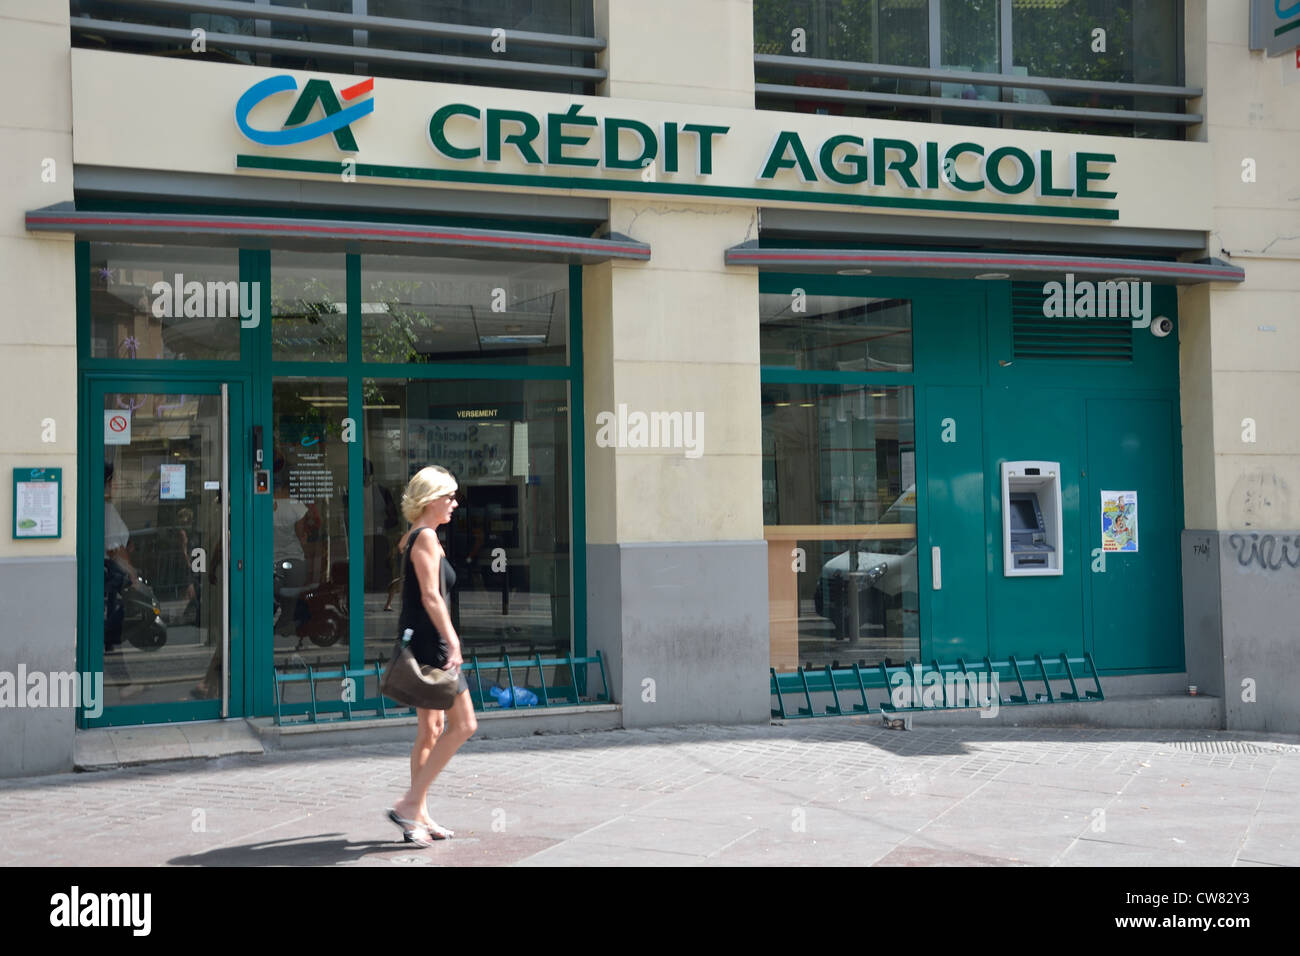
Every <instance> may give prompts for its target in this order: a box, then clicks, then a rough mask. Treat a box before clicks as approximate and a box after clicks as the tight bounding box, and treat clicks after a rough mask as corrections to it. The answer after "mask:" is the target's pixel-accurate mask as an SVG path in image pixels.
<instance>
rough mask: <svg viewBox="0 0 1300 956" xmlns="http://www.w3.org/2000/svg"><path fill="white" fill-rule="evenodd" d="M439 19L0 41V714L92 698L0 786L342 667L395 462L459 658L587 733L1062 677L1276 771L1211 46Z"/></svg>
mask: <svg viewBox="0 0 1300 956" xmlns="http://www.w3.org/2000/svg"><path fill="white" fill-rule="evenodd" d="M488 6H489V5H482V4H471V3H463V4H462V3H444V4H431V3H419V2H414V0H392V2H388V3H379V2H376V0H369V2H368V3H353V2H351V0H342V2H336V3H311V4H308V5H306V7H291V6H279V5H276V4H251V3H243V2H216V0H202V2H200V0H194V2H181V0H176V2H162V0H157V2H151V3H148V4H144V5H127V4H118V3H114V2H99V3H89V2H81V3H78V2H74V3H72V4H71V5H70V6H68V5H59V4H58V3H41V2H34V0H32V2H25V3H17V4H14V5H9V6H7V7H6V9H5V11H4V12H3V13H0V18H2V19H3V20H4V26H3V29H2V30H0V34H2V35H3V36H4V43H5V45H6V51H5V52H6V54H7V55H6V59H5V62H6V66H5V70H6V74H7V76H8V78H9V80H10V84H9V85H10V88H11V89H14V90H22V91H24V95H21V96H18V97H16V98H15V99H14V100H12V101H11V102H10V104H9V105H8V106H7V107H6V110H5V116H6V118H5V120H4V121H3V122H0V127H3V132H2V133H0V135H3V137H4V141H5V143H6V144H7V148H6V149H5V150H4V157H5V158H4V160H3V161H4V163H5V164H6V166H7V172H6V182H7V183H8V184H9V185H10V189H8V190H7V191H6V195H5V198H4V200H3V202H4V204H5V210H6V218H5V232H4V236H3V239H0V242H2V243H3V247H4V249H5V250H6V253H7V254H6V255H5V256H4V257H3V264H0V281H2V282H3V283H4V285H5V287H6V288H7V289H9V290H10V296H9V298H10V301H11V302H14V303H21V305H20V307H18V308H16V309H15V311H14V312H13V313H12V314H11V315H10V316H9V318H8V319H7V320H6V322H5V332H4V334H5V335H6V339H5V342H6V345H5V348H4V349H3V350H0V362H2V363H3V368H4V375H3V376H0V381H3V384H2V385H0V388H3V389H5V390H6V393H7V398H8V402H7V405H8V407H9V409H10V416H9V417H8V420H7V422H6V425H5V428H4V432H3V434H4V440H3V442H2V443H0V462H3V464H4V465H5V466H6V479H9V478H10V476H11V475H12V480H6V481H5V482H4V485H3V487H4V494H6V495H9V496H10V498H9V500H7V501H5V502H3V506H4V507H3V510H4V512H5V513H6V514H9V515H12V518H11V522H12V527H11V534H8V535H5V536H4V537H3V541H0V567H2V568H3V574H2V575H0V606H3V607H5V608H6V614H5V622H4V625H3V640H2V641H0V672H7V673H9V674H12V675H17V674H19V673H20V672H21V673H25V674H27V675H33V674H45V675H54V674H56V673H63V674H66V673H70V672H76V673H78V674H88V675H91V680H90V683H92V684H93V681H94V679H95V677H94V675H100V674H102V675H103V694H102V699H100V700H98V701H97V702H96V705H95V706H93V707H87V706H82V707H72V706H65V707H57V706H49V704H50V703H51V702H50V701H48V700H47V701H44V702H42V701H39V700H36V699H34V698H33V697H32V696H31V694H30V693H27V691H28V688H23V689H19V688H18V682H17V681H16V680H15V681H13V682H12V687H13V688H14V692H15V698H14V700H13V701H11V702H9V703H7V704H6V706H4V707H0V740H3V748H4V758H3V762H0V771H3V772H4V773H6V774H27V773H37V772H43V771H47V770H57V769H68V768H70V767H71V765H72V751H73V746H74V742H75V739H76V736H75V735H76V734H77V733H78V732H79V731H80V730H81V729H89V728H94V727H101V726H127V725H136V724H158V723H172V722H189V721H201V720H212V719H218V718H223V717H224V718H233V719H239V718H246V717H252V718H257V717H267V716H269V715H271V714H273V713H274V711H275V706H276V699H277V693H278V691H277V686H276V683H275V680H274V675H275V674H276V673H277V671H278V672H280V673H287V672H289V671H292V670H294V669H305V668H306V667H307V666H311V667H313V668H315V669H316V670H322V669H329V668H331V667H353V668H357V667H361V666H363V665H364V664H365V663H366V662H369V661H373V660H374V659H375V658H376V657H377V656H379V655H381V654H386V653H387V652H388V650H389V648H390V646H391V642H392V640H393V637H394V636H395V628H396V601H397V598H396V597H395V591H396V589H395V588H394V583H395V582H396V581H398V580H399V576H400V560H399V556H398V554H397V552H396V547H395V546H396V542H397V539H398V538H399V537H400V535H401V533H402V531H403V530H404V528H405V524H404V522H403V521H402V520H401V516H400V509H399V502H400V495H401V490H402V488H403V486H404V485H405V482H406V480H407V479H408V478H409V476H410V475H411V474H412V473H413V472H414V471H415V470H416V469H418V468H419V467H422V466H423V465H425V464H442V465H444V466H446V467H448V468H449V469H450V470H451V471H452V472H453V473H454V474H455V475H456V476H457V478H458V481H459V482H460V489H461V491H460V494H461V499H460V501H461V506H460V508H459V510H458V512H457V516H456V521H455V523H454V524H453V525H452V526H450V527H449V528H448V529H447V531H446V536H445V544H446V547H447V550H448V554H449V557H450V558H451V560H452V562H453V565H454V567H455V569H456V572H457V577H458V586H457V590H456V599H455V605H454V614H455V616H456V620H457V623H458V630H459V633H460V634H461V637H462V640H463V642H464V644H465V648H466V656H467V657H468V656H469V655H470V654H471V653H478V654H480V655H483V656H491V657H497V656H501V655H505V654H508V655H510V656H512V657H513V658H515V659H516V660H518V659H524V658H528V657H536V656H543V657H547V658H549V657H552V656H563V655H565V654H574V655H577V656H584V655H593V654H595V653H596V652H599V653H600V655H601V656H602V659H603V661H604V663H605V670H606V676H607V679H608V682H609V689H610V697H611V698H612V700H613V701H614V702H615V703H617V704H618V705H619V707H620V718H619V719H620V721H621V723H622V724H623V725H624V726H628V727H635V726H650V725H662V724H670V723H681V722H718V723H757V722H762V721H766V720H768V719H769V716H770V710H771V707H772V698H771V696H770V687H771V685H770V682H771V680H772V679H773V675H775V679H777V680H784V679H789V678H791V677H792V676H793V675H796V674H797V673H798V668H800V667H803V668H805V669H814V668H824V667H826V666H828V665H830V666H832V667H849V666H852V665H853V664H859V665H861V666H864V667H867V666H870V667H875V666H877V665H879V664H881V663H886V664H890V665H898V664H902V663H903V662H905V661H908V660H917V661H926V662H929V661H932V660H938V661H942V662H951V661H955V660H957V659H959V658H961V659H965V660H974V661H978V660H981V659H983V658H986V657H988V658H991V659H993V660H1001V659H1006V658H1007V657H1008V656H1010V655H1016V656H1018V657H1021V658H1030V659H1032V658H1033V656H1034V655H1035V654H1042V655H1044V656H1049V655H1050V656H1057V655H1060V654H1061V653H1063V652H1064V653H1067V654H1069V655H1071V656H1078V655H1082V654H1084V653H1087V654H1090V655H1091V656H1092V658H1093V659H1094V660H1095V662H1096V665H1097V668H1098V669H1099V671H1100V673H1101V675H1102V678H1103V680H1104V681H1105V682H1106V686H1107V688H1108V693H1110V694H1119V695H1121V696H1122V695H1124V694H1126V693H1127V694H1130V695H1135V694H1172V693H1183V692H1185V690H1186V687H1187V685H1188V684H1195V685H1198V688H1199V690H1200V692H1201V693H1202V694H1205V695H1209V696H1211V697H1216V698H1221V699H1222V701H1223V706H1222V708H1221V710H1220V712H1219V714H1220V716H1219V718H1218V721H1219V722H1220V723H1221V724H1222V725H1223V726H1226V727H1227V728H1230V729H1256V730H1270V731H1290V732H1296V731H1297V730H1300V702H1298V700H1297V697H1296V695H1295V693H1294V692H1293V690H1291V688H1292V686H1293V683H1294V681H1295V680H1297V679H1300V663H1298V661H1300V657H1298V655H1297V643H1296V642H1297V635H1298V634H1300V628H1298V627H1297V625H1296V623H1295V622H1296V621H1297V619H1298V615H1297V610H1300V531H1298V530H1297V529H1300V429H1298V428H1297V424H1296V413H1295V411H1294V409H1295V408H1296V407H1297V402H1298V400H1300V320H1297V318H1296V309H1295V301H1296V295H1297V293H1300V264H1297V257H1300V240H1296V239H1295V238H1294V236H1296V235H1297V234H1300V228H1297V226H1300V222H1297V213H1296V212H1295V210H1294V209H1288V202H1287V197H1288V196H1289V192H1288V190H1290V191H1294V188H1295V183H1296V181H1297V179H1296V175H1295V174H1296V167H1295V161H1294V156H1295V155H1296V153H1297V146H1300V143H1298V142H1297V140H1298V139H1300V107H1298V106H1297V105H1296V104H1297V101H1296V97H1297V95H1300V94H1298V93H1297V92H1296V91H1297V90H1300V86H1298V87H1296V88H1294V89H1292V88H1290V87H1289V85H1288V84H1289V78H1290V74H1289V73H1288V72H1287V71H1286V70H1285V69H1282V68H1281V67H1283V66H1284V65H1285V61H1286V60H1287V59H1288V58H1287V57H1285V56H1284V57H1270V56H1268V55H1267V53H1265V52H1252V50H1251V46H1252V40H1251V37H1250V36H1249V32H1250V31H1249V27H1250V23H1249V19H1250V17H1249V10H1248V5H1247V4H1245V3H1242V4H1226V3H1225V4H1219V3H1205V2H1199V3H1198V2H1195V0H1193V2H1188V3H1186V4H1177V3H1174V2H1160V0H1149V2H1148V0H1130V2H1123V3H1105V4H1089V3H1086V2H1078V3H1075V4H1058V5H1056V6H1055V7H1052V5H1048V7H1051V9H1047V8H1046V7H1043V6H1042V5H1037V6H1035V5H1032V4H1018V3H1014V2H1011V0H1002V2H991V0H990V2H984V3H977V2H970V3H961V4H957V3H940V2H917V3H890V2H885V0H878V2H876V0H860V2H857V3H850V2H847V0H846V2H841V3H833V2H825V3H821V2H814V3H803V4H795V3H779V2H774V0H755V2H753V3H751V2H748V0H709V2H699V0H695V2H687V0H680V2H678V0H672V2H667V3H656V4H641V3H634V2H619V0H585V2H584V0H552V2H545V3H543V2H534V3H503V4H499V5H495V6H492V7H491V9H488V8H487V7H488ZM1058 7H1059V8H1068V9H1057V8H1058ZM850 8H852V9H850ZM1094 8H1096V9H1094ZM1098 30H1100V31H1101V33H1100V34H1099V33H1098V32H1097V31H1098ZM1287 237H1291V238H1287ZM1017 489H1019V490H1017ZM101 542H102V544H101ZM20 668H21V671H20ZM548 677H549V678H551V679H552V680H554V679H557V677H556V675H554V674H548ZM296 690H297V691H298V692H299V693H300V695H301V694H303V693H306V690H305V688H304V687H303V686H302V685H298V687H297V688H296ZM0 691H3V688H0ZM20 692H22V693H26V696H25V697H24V699H23V701H22V702H21V703H20V702H19V701H18V700H17V694H19V693H20ZM0 696H3V695H2V694H0ZM292 702H296V703H298V704H301V703H302V698H301V696H299V697H298V698H293V699H292ZM42 703H43V704H44V705H42ZM83 703H84V701H83ZM21 704H27V705H28V706H22V705H21ZM1099 706H1105V705H1104V704H1102V705H1099Z"/></svg>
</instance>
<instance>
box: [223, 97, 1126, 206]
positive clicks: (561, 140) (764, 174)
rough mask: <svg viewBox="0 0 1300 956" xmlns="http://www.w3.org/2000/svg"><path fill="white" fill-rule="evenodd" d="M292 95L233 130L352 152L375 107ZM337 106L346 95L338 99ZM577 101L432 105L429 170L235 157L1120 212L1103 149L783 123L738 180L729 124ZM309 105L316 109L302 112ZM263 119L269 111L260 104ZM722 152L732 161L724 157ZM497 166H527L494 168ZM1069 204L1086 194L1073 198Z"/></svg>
mask: <svg viewBox="0 0 1300 956" xmlns="http://www.w3.org/2000/svg"><path fill="white" fill-rule="evenodd" d="M291 92H298V91H297V81H296V80H295V79H294V78H293V77H292V76H288V75H279V76H273V77H270V78H268V79H265V80H262V81H260V82H258V83H256V84H254V85H253V86H252V87H250V88H249V89H248V90H247V91H246V92H245V93H244V94H243V95H242V96H241V97H240V98H239V101H238V103H237V105H236V109H235V121H236V124H237V125H238V127H239V129H240V131H241V132H242V133H243V134H244V136H245V137H247V138H248V139H249V140H251V141H252V142H254V143H257V144H258V145H261V146H268V147H284V146H293V145H297V144H300V143H304V142H308V141H310V140H313V139H317V138H319V137H325V136H332V137H333V140H334V145H335V147H336V148H337V149H338V150H339V151H340V152H342V153H356V152H358V146H357V140H356V134H355V132H354V131H353V128H352V127H353V124H355V123H357V122H358V121H359V120H361V119H363V118H365V117H368V116H370V115H371V114H372V113H374V111H375V99H374V80H373V79H366V80H362V81H360V82H358V83H355V84H353V85H351V86H348V87H347V88H345V89H342V90H340V91H339V92H338V93H337V94H336V92H335V90H334V88H333V86H332V85H331V84H330V83H329V82H328V81H326V80H318V79H312V80H309V81H307V82H306V83H305V84H304V85H303V88H302V90H301V92H298V95H297V97H296V99H294V100H292V101H291V100H290V99H289V98H288V97H286V96H284V95H283V94H286V93H291ZM264 102H265V103H267V105H268V107H269V106H271V105H272V103H275V104H280V103H282V104H283V111H282V112H279V113H278V115H280V116H283V117H284V119H283V120H282V122H281V124H280V128H279V129H265V128H261V127H258V126H254V125H253V123H252V121H251V117H250V114H251V113H252V111H253V110H254V109H255V108H257V107H258V106H260V105H261V104H262V103H264ZM344 102H350V104H351V105H349V106H346V107H345V106H344V105H343V103H344ZM586 109H587V106H586V104H576V103H575V104H572V105H570V106H569V107H568V108H567V109H566V110H565V111H564V112H541V113H539V112H534V111H529V110H522V109H504V108H494V107H483V106H478V105H474V104H472V103H463V102H462V103H445V104H442V105H439V106H437V107H436V108H435V109H433V110H432V112H431V114H429V119H428V120H427V127H426V129H425V130H424V138H425V141H426V142H427V144H428V146H429V150H430V156H431V158H433V157H437V158H438V159H439V160H440V161H441V162H440V165H438V166H427V167H424V166H389V165H383V164H376V163H366V162H361V161H360V160H359V159H351V158H345V159H343V160H340V161H335V162H331V161H328V160H307V159H294V158H289V157H281V156H267V155H258V156H248V155H240V156H238V157H237V160H236V162H237V165H238V166H239V167H240V168H244V169H277V170H292V171H298V172H309V173H325V174H334V175H338V174H340V173H341V174H343V175H344V176H345V178H346V177H347V176H348V174H351V176H353V177H375V178H395V179H414V180H426V181H444V182H446V181H451V182H483V183H489V182H491V183H498V184H502V185H527V186H532V187H542V188H546V187H550V188H561V189H594V190H610V191H621V192H641V193H672V194H681V195H709V196H735V197H737V198H762V197H765V196H768V197H771V198H774V199H781V200H791V199H793V200H797V201H799V200H801V201H820V202H830V203H847V204H851V205H870V206H886V207H888V206H894V207H905V208H907V207H910V208H931V209H943V210H954V211H964V210H969V211H974V212H980V213H986V214H987V213H1002V214H1009V215H1051V216H1064V217H1078V218H1089V219H1115V218H1117V217H1118V212H1117V210H1115V209H1114V208H1107V207H1105V206H1100V205H1098V204H1097V202H1096V201H1098V200H1101V201H1105V200H1113V199H1115V198H1116V195H1117V194H1116V193H1115V192H1114V191H1112V190H1108V189H1106V188H1104V183H1105V181H1106V180H1107V179H1108V178H1109V176H1110V168H1111V167H1112V166H1113V165H1114V164H1115V155H1114V154H1113V153H1101V152H1083V151H1073V152H1071V153H1069V154H1068V155H1067V156H1060V157H1058V156H1057V155H1056V154H1055V151H1053V150H1052V149H1036V150H1032V151H1031V150H1026V149H1022V148H1021V147H1018V146H1013V145H993V144H985V143H979V142H973V141H967V140H963V139H961V137H960V135H959V136H956V137H953V138H951V139H949V140H947V141H945V140H943V139H941V138H938V137H936V138H934V139H925V140H916V139H910V138H908V139H905V138H899V137H885V136H874V137H869V136H864V135H855V134H852V133H836V134H835V135H831V136H826V137H818V138H810V137H809V136H808V135H807V134H804V133H800V132H799V131H798V130H792V129H781V130H778V131H777V132H776V133H775V135H774V136H773V137H772V140H771V142H770V145H769V146H768V147H767V148H766V150H765V152H763V153H761V154H758V155H754V156H753V157H752V160H751V163H752V170H753V171H752V174H750V173H746V174H745V178H748V177H749V176H750V175H752V181H753V182H754V183H755V185H754V186H753V187H738V186H735V185H722V184H715V182H716V177H717V176H718V171H717V167H718V166H719V165H720V163H721V162H722V158H721V157H722V156H723V155H724V154H725V152H726V151H725V145H726V143H727V137H728V134H729V133H731V132H732V127H730V126H725V125H715V124H708V123H696V122H689V121H685V120H678V121H662V122H655V123H649V122H645V121H643V120H641V119H636V118H630V117H614V116H597V115H593V114H591V113H589V112H586ZM314 114H323V115H320V116H319V118H316V119H312V118H311V117H312V116H313V115H314ZM265 115H267V116H270V115H277V114H275V112H274V111H273V110H270V109H268V110H266V111H265ZM756 115H757V116H764V117H766V116H775V115H776V114H756ZM963 132H966V131H963ZM967 134H968V133H967ZM363 135H364V133H363ZM732 152H733V154H734V151H732ZM727 161H728V162H732V163H734V162H735V160H734V159H732V158H731V156H728V157H727ZM503 162H506V163H509V165H510V166H511V168H512V169H514V170H518V169H519V168H520V167H522V168H523V169H524V170H525V171H524V172H502V171H498V170H497V169H495V168H494V167H498V166H499V165H500V164H502V163H503ZM448 163H450V164H451V165H450V166H448V165H447V164H448ZM787 171H788V172H787ZM729 182H731V183H734V182H735V177H734V176H732V177H729ZM809 187H812V188H809ZM817 187H822V188H821V189H818V188H817ZM842 187H852V188H851V189H848V190H846V189H844V188H842ZM979 194H982V196H983V197H984V198H989V199H991V198H994V197H1008V198H1014V197H1021V196H1025V195H1030V196H1033V197H1034V198H1035V200H1036V202H1035V203H1034V204H1032V205H1031V204H1028V203H1023V202H1018V203H1006V202H996V201H994V202H988V201H985V202H980V201H976V200H978V199H979V198H981V197H980V195H979ZM1080 200H1083V201H1092V202H1088V203H1087V204H1086V205H1083V204H1080V203H1079V202H1078V201H1080ZM1049 203H1050V204H1049Z"/></svg>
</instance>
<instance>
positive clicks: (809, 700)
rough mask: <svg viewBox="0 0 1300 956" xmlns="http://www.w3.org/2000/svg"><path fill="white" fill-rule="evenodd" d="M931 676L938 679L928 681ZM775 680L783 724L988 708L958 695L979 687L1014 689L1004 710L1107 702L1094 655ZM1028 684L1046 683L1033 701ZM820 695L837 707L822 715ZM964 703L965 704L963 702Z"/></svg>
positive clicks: (802, 673) (818, 671)
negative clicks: (901, 699) (876, 694)
mask: <svg viewBox="0 0 1300 956" xmlns="http://www.w3.org/2000/svg"><path fill="white" fill-rule="evenodd" d="M1031 664H1032V669H1031ZM1022 665H1024V667H1025V668H1026V670H1025V671H1022V670H1021V666H1022ZM1076 668H1081V669H1082V670H1081V672H1079V673H1076ZM1026 671H1028V673H1026ZM927 673H928V674H931V675H937V677H931V678H930V679H929V680H927ZM899 674H903V675H906V679H905V680H904V681H902V682H899V681H898V677H897V675H899ZM770 675H771V684H770V692H771V694H772V696H774V697H775V698H776V704H777V706H776V707H774V708H773V709H772V716H773V717H777V718H780V719H782V720H797V719H800V718H805V717H839V716H843V715H845V714H846V713H853V714H870V713H880V714H889V713H919V712H921V711H932V710H946V709H971V708H979V707H982V706H985V705H984V704H982V703H981V701H980V699H979V698H980V694H979V692H978V691H977V693H976V694H974V695H973V696H970V695H968V694H966V693H965V692H963V693H960V694H959V693H958V689H959V688H963V689H964V691H970V690H971V689H972V686H973V687H974V688H977V689H978V688H981V687H983V688H985V689H986V692H988V690H991V688H993V687H995V686H996V687H998V688H1001V686H1002V684H1003V683H1004V682H1005V683H1014V685H1015V687H1016V688H1017V689H1018V690H1019V693H1012V694H1009V695H1008V696H1007V697H1005V698H1002V699H1000V700H999V702H998V703H999V706H1002V707H1007V706H1025V705H1029V704H1049V703H1054V702H1056V701H1078V702H1088V701H1094V700H1095V701H1100V700H1105V699H1106V698H1105V695H1104V694H1103V693H1102V689H1101V679H1100V677H1099V676H1098V675H1097V667H1096V664H1095V663H1094V661H1093V659H1092V655H1091V654H1088V653H1085V654H1084V655H1083V656H1082V657H1070V656H1068V655H1066V654H1064V653H1062V654H1060V655H1058V656H1057V657H1049V658H1044V657H1043V656H1042V655H1041V654H1035V655H1034V657H1033V660H1032V661H1029V660H1025V659H1022V658H1018V657H1016V656H1015V655H1014V654H1013V655H1011V656H1010V657H1009V658H1008V659H1007V660H1005V661H992V660H990V659H989V658H987V657H985V658H984V660H983V661H982V662H981V663H980V664H977V665H975V666H974V667H969V666H967V664H966V661H965V659H963V658H960V657H959V658H957V661H956V663H952V664H940V663H939V662H938V661H937V660H932V661H931V662H930V664H929V668H928V670H927V667H926V665H924V664H918V663H917V662H916V661H908V662H907V663H905V664H902V665H899V666H896V667H887V666H885V665H884V664H879V665H877V666H876V667H872V668H867V669H866V670H864V669H863V668H861V667H859V666H858V665H857V664H854V665H853V666H852V667H851V668H841V669H838V670H833V669H832V668H831V666H830V665H827V666H825V667H820V668H803V667H800V668H798V669H797V670H795V671H791V672H787V673H784V674H777V672H776V670H775V668H772V669H770ZM1084 678H1091V679H1092V683H1093V687H1094V689H1092V690H1083V691H1080V688H1079V680H1080V679H1084ZM1054 680H1055V681H1058V682H1060V681H1069V684H1070V690H1069V691H1055V692H1054V691H1053V690H1052V684H1051V682H1052V681H1054ZM1026 681H1029V685H1030V686H1034V685H1035V684H1036V683H1041V684H1042V690H1041V692H1040V691H1038V690H1037V688H1035V692H1034V694H1033V696H1032V697H1031V695H1030V691H1029V688H1028V687H1027V686H1026V683H1025V682H1026ZM896 685H899V686H906V687H908V688H909V689H910V690H909V693H908V695H907V696H908V698H909V705H908V706H896V705H895V703H894V701H893V699H892V691H893V690H894V688H895V686H896ZM868 688H870V689H871V690H873V691H876V690H878V691H880V692H881V694H882V695H883V700H881V702H880V704H879V706H878V707H877V708H875V709H874V710H873V708H872V706H871V703H870V700H869V699H868V697H867V690H868ZM935 689H937V693H938V703H937V706H936V705H927V704H926V698H927V697H928V696H933V694H934V691H935ZM841 691H847V692H848V695H847V698H842V697H841V696H840V692H841ZM814 694H830V695H831V701H830V702H829V703H826V704H825V705H824V707H823V709H822V710H821V711H820V712H819V711H818V710H817V708H816V707H815V706H814V704H813V695H814ZM853 697H856V698H857V701H856V702H849V703H846V700H847V701H852V698H853ZM959 697H960V698H962V699H958V698H959ZM800 698H802V703H801V702H800ZM918 698H919V703H918V702H917V701H918ZM787 700H788V701H789V703H787ZM846 706H847V708H848V709H847V710H846V709H845V708H846Z"/></svg>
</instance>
